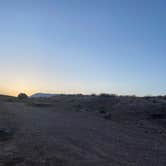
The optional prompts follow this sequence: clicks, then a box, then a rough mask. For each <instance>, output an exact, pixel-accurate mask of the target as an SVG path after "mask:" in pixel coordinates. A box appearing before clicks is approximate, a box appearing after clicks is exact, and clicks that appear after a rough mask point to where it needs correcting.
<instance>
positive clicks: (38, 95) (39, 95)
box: [30, 93, 57, 98]
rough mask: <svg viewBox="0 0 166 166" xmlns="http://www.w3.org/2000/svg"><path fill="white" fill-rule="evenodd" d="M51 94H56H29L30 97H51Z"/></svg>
mask: <svg viewBox="0 0 166 166" xmlns="http://www.w3.org/2000/svg"><path fill="white" fill-rule="evenodd" d="M53 96H57V94H52V93H35V94H33V95H31V96H30V97H32V98H38V97H46V98H48V97H53Z"/></svg>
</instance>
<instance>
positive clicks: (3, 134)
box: [0, 128, 13, 141]
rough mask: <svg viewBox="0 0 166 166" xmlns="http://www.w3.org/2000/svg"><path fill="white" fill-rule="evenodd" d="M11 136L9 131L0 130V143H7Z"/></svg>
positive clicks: (11, 133)
mask: <svg viewBox="0 0 166 166" xmlns="http://www.w3.org/2000/svg"><path fill="white" fill-rule="evenodd" d="M12 136H13V132H12V131H11V130H10V129H4V128H2V129H0V141H7V140H9V139H10V138H11V137H12Z"/></svg>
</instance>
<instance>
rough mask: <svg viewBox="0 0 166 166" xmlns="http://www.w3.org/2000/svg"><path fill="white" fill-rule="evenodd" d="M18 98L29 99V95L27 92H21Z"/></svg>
mask: <svg viewBox="0 0 166 166" xmlns="http://www.w3.org/2000/svg"><path fill="white" fill-rule="evenodd" d="M18 98H19V99H20V100H23V99H27V98H28V95H27V94H25V93H20V94H19V95H18Z"/></svg>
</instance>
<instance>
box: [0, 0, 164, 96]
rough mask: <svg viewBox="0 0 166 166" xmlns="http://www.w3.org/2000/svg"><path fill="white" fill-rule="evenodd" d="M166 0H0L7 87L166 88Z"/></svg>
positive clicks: (0, 89) (1, 86)
mask: <svg viewBox="0 0 166 166" xmlns="http://www.w3.org/2000/svg"><path fill="white" fill-rule="evenodd" d="M165 54H166V1H165V0H2V1H0V66H1V70H0V76H1V78H0V93H3V94H10V95H17V94H18V93H19V92H26V93H28V94H29V95H30V94H32V93H35V92H38V91H42V92H52V93H101V92H105V93H106V92H107V93H117V94H136V95H158V94H165V92H166V77H165V75H166V55H165Z"/></svg>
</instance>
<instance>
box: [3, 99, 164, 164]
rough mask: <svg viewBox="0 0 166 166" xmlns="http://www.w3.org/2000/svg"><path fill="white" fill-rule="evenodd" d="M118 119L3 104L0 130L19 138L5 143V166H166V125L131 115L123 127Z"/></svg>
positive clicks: (92, 113)
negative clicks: (138, 118) (8, 131)
mask: <svg viewBox="0 0 166 166" xmlns="http://www.w3.org/2000/svg"><path fill="white" fill-rule="evenodd" d="M125 116H126V115H125ZM133 116H134V115H133ZM130 118H131V121H129V119H130ZM116 119H117V118H115V120H114V119H112V120H108V119H104V118H103V117H102V115H101V114H100V113H97V112H95V111H94V112H93V111H75V110H72V109H71V110H70V109H63V108H59V107H56V106H53V107H35V106H28V105H27V104H25V103H21V102H6V101H1V102H0V128H9V129H10V130H12V131H13V132H14V135H13V137H12V138H10V139H9V140H6V141H0V166H85V165H86V166H165V165H166V131H165V127H163V126H160V125H158V124H155V123H153V122H151V121H150V120H148V119H140V120H132V115H131V117H130V116H129V118H128V120H126V121H125V120H123V122H122V123H121V121H118V120H116Z"/></svg>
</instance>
